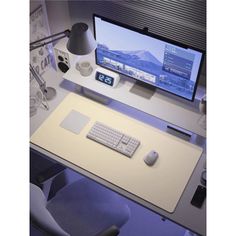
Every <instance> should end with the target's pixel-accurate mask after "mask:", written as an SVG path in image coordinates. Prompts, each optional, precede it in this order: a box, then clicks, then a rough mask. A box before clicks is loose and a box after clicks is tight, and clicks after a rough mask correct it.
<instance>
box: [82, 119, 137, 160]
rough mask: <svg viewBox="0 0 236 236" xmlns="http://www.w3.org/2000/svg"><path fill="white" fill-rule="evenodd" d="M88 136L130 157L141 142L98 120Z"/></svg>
mask: <svg viewBox="0 0 236 236" xmlns="http://www.w3.org/2000/svg"><path fill="white" fill-rule="evenodd" d="M86 137H87V138H89V139H92V140H94V141H96V142H98V143H101V144H103V145H105V146H107V147H109V148H111V149H113V150H115V151H118V152H120V153H122V154H124V155H126V156H128V157H132V156H133V154H134V152H135V151H136V149H137V148H138V146H139V144H140V142H139V141H138V140H137V139H135V138H133V137H130V136H129V135H126V134H124V133H122V132H120V131H118V130H115V129H113V128H111V127H108V126H107V125H104V124H102V123H100V122H96V123H95V124H94V125H93V127H92V128H91V129H90V131H89V132H88V134H87V136H86Z"/></svg>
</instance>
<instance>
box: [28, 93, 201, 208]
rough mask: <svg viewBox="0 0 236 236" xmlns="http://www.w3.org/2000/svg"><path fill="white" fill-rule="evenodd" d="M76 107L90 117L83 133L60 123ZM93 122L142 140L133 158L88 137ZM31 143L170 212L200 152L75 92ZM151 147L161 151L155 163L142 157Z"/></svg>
mask: <svg viewBox="0 0 236 236" xmlns="http://www.w3.org/2000/svg"><path fill="white" fill-rule="evenodd" d="M72 110H74V111H78V112H80V113H81V114H83V115H85V116H87V117H89V118H90V120H89V122H88V123H87V124H86V125H85V126H84V128H83V129H82V130H81V131H80V133H79V134H75V133H73V132H71V131H69V130H67V129H64V128H62V127H61V126H60V124H61V122H62V121H63V120H64V119H65V118H66V117H67V116H68V114H70V112H71V111H72ZM95 121H100V122H102V123H105V124H107V125H108V126H111V127H113V128H116V129H118V130H120V131H122V132H124V133H126V134H129V135H131V136H133V137H135V138H137V139H139V140H140V142H141V144H140V146H139V147H138V149H137V150H136V152H135V154H134V155H133V157H132V158H128V157H126V156H124V155H122V154H120V153H118V152H116V151H113V150H111V149H110V148H107V147H105V146H103V145H101V144H99V143H96V142H94V141H92V140H90V139H87V138H86V134H87V133H88V131H89V130H90V128H91V127H92V125H93V124H94V123H95ZM31 142H32V143H34V144H36V145H38V146H41V147H42V148H44V149H46V150H48V151H50V152H52V153H54V154H56V155H58V156H60V157H61V158H63V159H65V160H68V161H69V162H71V163H73V164H74V165H75V166H79V167H81V168H84V169H85V170H88V171H89V172H91V173H93V174H95V175H97V176H100V177H101V178H103V179H105V180H107V181H109V182H111V183H113V184H114V185H116V186H119V187H121V188H122V189H125V190H127V191H128V192H131V193H132V194H134V195H136V196H138V197H140V198H142V199H144V200H146V201H148V202H150V203H152V204H153V205H155V206H158V207H160V208H162V209H164V210H166V211H168V212H173V211H174V209H175V207H176V205H177V203H178V201H179V199H180V197H181V194H182V193H183V190H184V188H185V186H186V184H187V183H188V180H189V178H190V176H191V174H192V172H193V170H194V168H195V166H196V164H197V162H198V160H199V158H200V156H201V153H202V149H201V148H200V147H198V146H195V145H193V144H190V143H187V142H185V141H183V140H181V139H179V138H176V137H174V136H172V135H170V134H167V133H164V132H162V131H160V130H158V129H156V128H153V127H152V126H149V125H147V124H145V123H142V122H140V121H137V120H135V119H133V118H130V117H128V116H126V115H123V114H121V113H119V112H117V111H114V110H112V109H110V108H108V107H106V106H104V105H101V104H99V103H97V102H94V101H92V100H90V99H87V98H84V97H82V96H80V95H77V94H73V93H71V94H69V95H68V96H67V97H66V98H65V99H64V100H63V101H62V102H61V104H60V105H59V106H58V107H57V108H56V109H55V111H54V112H53V113H52V114H51V115H50V116H49V117H48V119H47V120H46V121H45V122H44V123H43V124H42V125H41V126H40V127H39V128H38V130H36V132H35V133H34V134H33V135H32V137H31ZM150 150H156V151H157V152H158V153H159V158H158V160H157V162H156V163H155V164H154V165H153V166H151V167H150V166H147V165H146V164H145V163H144V161H143V157H144V156H145V155H146V154H147V153H148V152H149V151H150Z"/></svg>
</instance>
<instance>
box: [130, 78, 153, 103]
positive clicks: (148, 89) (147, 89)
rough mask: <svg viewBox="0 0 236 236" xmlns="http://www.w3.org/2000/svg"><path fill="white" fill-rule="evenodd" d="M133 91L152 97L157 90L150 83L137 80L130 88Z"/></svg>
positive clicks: (145, 96)
mask: <svg viewBox="0 0 236 236" xmlns="http://www.w3.org/2000/svg"><path fill="white" fill-rule="evenodd" d="M129 91H130V92H131V93H134V94H136V95H139V96H141V97H144V98H146V99H150V98H151V97H152V96H153V94H154V93H155V91H156V88H155V87H154V86H152V85H150V84H147V83H144V82H141V81H138V80H137V81H136V82H135V84H134V85H133V87H132V88H131V89H130V90H129Z"/></svg>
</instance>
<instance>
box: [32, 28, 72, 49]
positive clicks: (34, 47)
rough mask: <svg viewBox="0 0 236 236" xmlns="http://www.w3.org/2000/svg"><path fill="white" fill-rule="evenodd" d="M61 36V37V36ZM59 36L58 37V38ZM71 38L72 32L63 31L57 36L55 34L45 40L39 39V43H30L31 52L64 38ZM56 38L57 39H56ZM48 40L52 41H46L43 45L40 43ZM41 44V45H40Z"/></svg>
mask: <svg viewBox="0 0 236 236" xmlns="http://www.w3.org/2000/svg"><path fill="white" fill-rule="evenodd" d="M60 35H61V36H60ZM57 36H58V37H57ZM69 36H70V30H65V31H62V32H60V33H57V34H53V35H50V36H48V37H45V38H42V39H39V40H37V41H34V42H32V43H30V51H32V50H34V49H37V48H40V47H43V46H45V45H47V44H49V43H52V42H54V41H57V40H59V39H62V38H65V37H69ZM55 37H56V38H55ZM47 39H51V40H50V41H46V42H43V43H40V42H42V41H45V40H47ZM38 43H40V44H38Z"/></svg>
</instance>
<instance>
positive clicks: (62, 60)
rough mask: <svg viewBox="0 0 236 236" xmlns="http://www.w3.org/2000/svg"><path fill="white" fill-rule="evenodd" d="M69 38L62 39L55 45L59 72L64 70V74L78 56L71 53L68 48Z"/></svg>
mask: <svg viewBox="0 0 236 236" xmlns="http://www.w3.org/2000/svg"><path fill="white" fill-rule="evenodd" d="M67 41H68V39H67V38H66V39H61V40H60V41H59V42H58V43H57V44H56V45H55V46H54V55H55V61H56V67H57V71H58V72H62V73H63V74H64V73H66V72H67V71H68V70H69V68H70V67H71V66H72V65H73V64H74V63H75V61H76V59H78V56H76V55H74V54H72V53H70V52H69V51H68V50H67V48H66V44H67Z"/></svg>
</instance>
